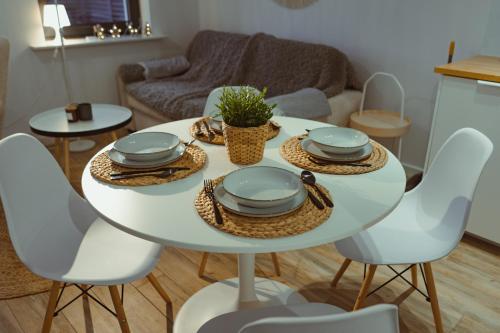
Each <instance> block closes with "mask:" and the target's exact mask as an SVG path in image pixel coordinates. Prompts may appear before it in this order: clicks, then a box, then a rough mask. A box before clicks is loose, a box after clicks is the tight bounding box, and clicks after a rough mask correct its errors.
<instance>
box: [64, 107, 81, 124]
mask: <svg viewBox="0 0 500 333" xmlns="http://www.w3.org/2000/svg"><path fill="white" fill-rule="evenodd" d="M64 109H65V110H66V118H67V119H68V122H69V123H74V122H77V121H78V104H76V103H69V104H68V105H66V107H65V108H64Z"/></svg>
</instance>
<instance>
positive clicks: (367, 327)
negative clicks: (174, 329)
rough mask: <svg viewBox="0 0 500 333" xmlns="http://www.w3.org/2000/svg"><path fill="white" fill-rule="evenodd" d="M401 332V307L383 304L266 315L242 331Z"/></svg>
mask: <svg viewBox="0 0 500 333" xmlns="http://www.w3.org/2000/svg"><path fill="white" fill-rule="evenodd" d="M303 332H307V333H332V332H353V333H354V332H355V333H399V322H398V308H397V307H396V306H395V305H389V304H379V305H375V306H371V307H368V308H364V309H361V310H358V311H354V312H346V313H341V314H332V315H327V316H311V317H275V318H265V319H260V320H257V321H254V322H252V323H249V324H247V325H245V326H244V327H243V328H242V329H241V330H240V331H239V333H303Z"/></svg>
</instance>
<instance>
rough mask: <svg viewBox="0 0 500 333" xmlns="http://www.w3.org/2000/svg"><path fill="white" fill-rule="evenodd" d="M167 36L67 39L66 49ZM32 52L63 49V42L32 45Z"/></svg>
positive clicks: (145, 40)
mask: <svg viewBox="0 0 500 333" xmlns="http://www.w3.org/2000/svg"><path fill="white" fill-rule="evenodd" d="M164 38H166V36H162V35H151V36H149V37H146V36H142V35H140V36H122V37H120V38H111V37H106V38H105V39H97V37H85V38H77V39H65V40H64V47H65V48H75V47H87V46H99V45H113V44H123V43H138V42H147V41H154V40H160V39H164ZM30 47H31V49H32V50H35V51H41V50H53V49H56V48H60V47H61V41H59V40H57V41H56V40H53V41H43V42H40V43H36V44H32V45H30Z"/></svg>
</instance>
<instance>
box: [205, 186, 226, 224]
mask: <svg viewBox="0 0 500 333" xmlns="http://www.w3.org/2000/svg"><path fill="white" fill-rule="evenodd" d="M203 190H204V191H205V194H206V195H207V197H208V198H209V199H210V201H212V206H213V207H214V215H215V222H217V224H223V223H224V221H223V220H222V215H221V213H220V210H219V207H218V206H217V199H215V195H214V185H213V183H212V180H210V179H208V180H204V181H203Z"/></svg>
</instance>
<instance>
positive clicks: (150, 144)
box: [113, 132, 181, 162]
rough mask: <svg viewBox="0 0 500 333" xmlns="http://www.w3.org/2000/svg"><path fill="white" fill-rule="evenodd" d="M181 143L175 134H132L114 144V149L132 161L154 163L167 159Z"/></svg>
mask: <svg viewBox="0 0 500 333" xmlns="http://www.w3.org/2000/svg"><path fill="white" fill-rule="evenodd" d="M180 142H181V141H180V140H179V137H178V136H177V135H174V134H170V133H164V132H144V133H134V134H130V135H128V136H126V137H124V138H121V139H120V140H118V141H116V142H115V144H114V147H113V148H114V149H115V150H116V151H118V152H120V153H121V154H122V155H123V156H125V158H126V159H128V160H131V161H141V162H144V161H153V160H158V159H162V158H165V157H167V156H168V155H170V154H171V153H173V152H174V151H175V148H176V147H177V146H178V145H179V143H180Z"/></svg>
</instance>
